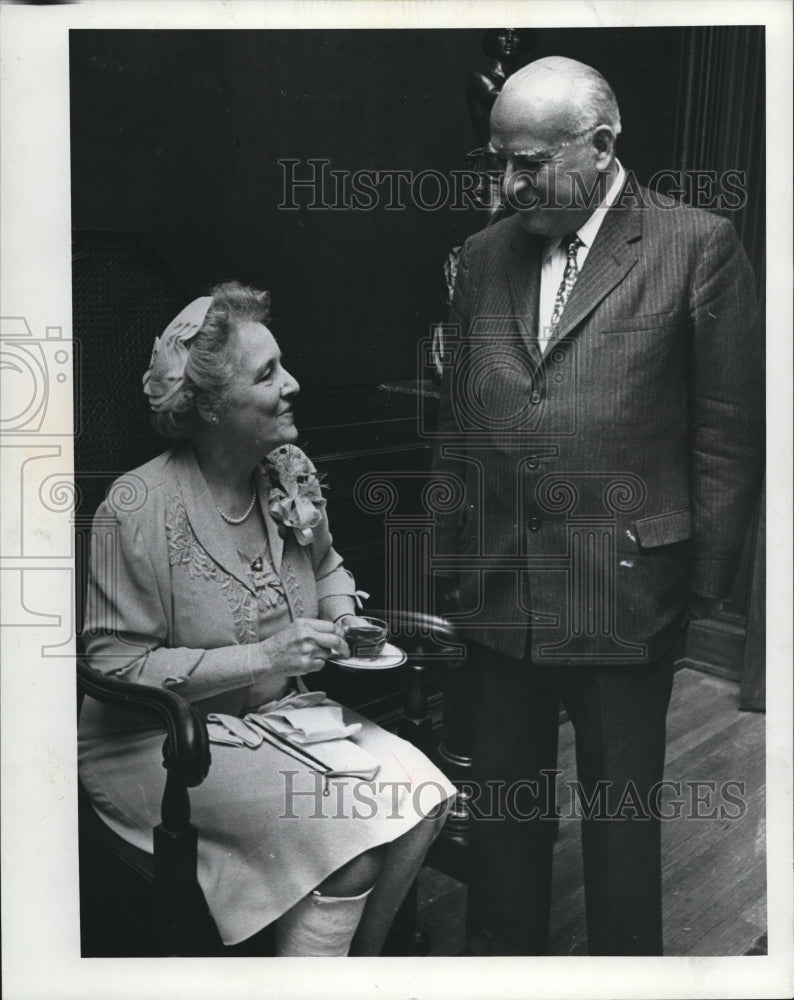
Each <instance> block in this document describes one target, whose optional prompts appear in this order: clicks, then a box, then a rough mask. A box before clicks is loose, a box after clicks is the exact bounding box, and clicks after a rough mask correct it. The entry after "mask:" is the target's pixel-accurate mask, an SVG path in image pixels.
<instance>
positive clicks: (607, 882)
mask: <svg viewBox="0 0 794 1000" xmlns="http://www.w3.org/2000/svg"><path fill="white" fill-rule="evenodd" d="M468 662H469V664H470V669H471V671H472V674H473V679H474V680H473V687H474V698H475V705H474V716H475V720H476V721H475V732H474V740H473V757H474V766H473V779H474V785H475V796H476V798H475V801H474V804H473V808H472V814H473V820H474V821H473V823H472V863H473V870H472V877H473V879H474V880H475V894H476V896H477V897H478V899H479V906H480V909H481V913H480V923H481V928H482V934H483V943H482V949H483V952H484V953H485V954H492V955H542V954H545V953H546V949H547V945H548V933H549V912H550V904H551V876H552V852H553V846H554V839H555V836H556V831H557V828H558V823H559V820H558V819H557V818H556V816H557V809H558V807H559V808H560V811H561V812H563V814H564V813H565V811H566V810H569V809H570V808H571V806H572V804H573V805H574V808H575V809H576V810H577V812H576V813H575V815H581V816H582V817H583V818H582V851H583V861H584V882H585V908H586V917H587V937H588V951H589V953H590V954H591V955H660V954H662V893H661V824H660V820H659V817H658V807H657V808H654V795H653V789H654V788H655V787H658V783H659V782H661V780H662V778H663V771H664V753H665V719H666V714H667V707H668V705H669V701H670V693H671V690H672V682H673V656H672V654H669V655H667V656H666V657H665V658H663V659H662V660H658V661H656V662H655V663H651V664H647V665H642V666H606V665H577V666H573V667H571V666H565V667H554V668H550V667H538V666H536V665H533V664H531V663H527V662H521V661H518V660H514V659H511V658H508V657H505V656H503V655H502V654H500V653H497V652H494V651H493V650H489V649H486V648H484V647H482V646H478V645H475V644H472V645H471V646H470V647H469V654H468ZM560 703H562V705H563V706H564V708H565V710H566V711H567V713H568V717H569V718H570V720H571V723H572V724H573V727H574V731H575V735H576V764H577V775H576V779H577V780H578V785H577V786H576V787H575V788H573V787H571V786H569V785H568V783H569V782H573V780H574V777H575V776H574V775H572V774H563V775H560V777H559V781H560V783H561V784H560V788H559V791H558V800H557V801H555V795H554V773H553V772H554V771H555V769H556V767H557V741H558V728H559V706H560ZM549 772H551V774H549ZM533 783H536V784H533ZM550 789H551V792H550ZM560 792H564V794H560Z"/></svg>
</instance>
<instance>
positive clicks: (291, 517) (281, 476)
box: [262, 444, 325, 545]
mask: <svg viewBox="0 0 794 1000" xmlns="http://www.w3.org/2000/svg"><path fill="white" fill-rule="evenodd" d="M262 465H263V467H264V470H265V472H266V473H267V476H268V479H269V480H270V493H269V494H268V500H267V509H268V513H269V514H270V516H271V517H272V518H273V520H274V521H275V522H276V524H277V525H278V526H279V529H278V530H279V534H280V535H281V536H282V538H286V536H287V531H288V529H289V528H291V529H292V531H293V534H294V535H295V538H296V540H297V542H298V544H299V545H308V544H309V543H310V542H311V540H312V538H313V529H314V528H316V527H317V525H318V524H319V523H320V521H321V520H322V516H323V508H324V507H325V497H324V496H323V495H322V488H321V485H320V477H319V476H318V474H317V470H316V469H315V468H314V466H313V465H312V463H311V462H310V461H309V459H308V458H307V457H306V455H304V453H303V452H302V451H301V450H300V448H297V447H296V446H295V445H294V444H284V445H281V447H280V448H276V449H275V450H274V451H271V452H270V454H269V455H268V456H267V457H266V458H265V460H264V462H263V463H262Z"/></svg>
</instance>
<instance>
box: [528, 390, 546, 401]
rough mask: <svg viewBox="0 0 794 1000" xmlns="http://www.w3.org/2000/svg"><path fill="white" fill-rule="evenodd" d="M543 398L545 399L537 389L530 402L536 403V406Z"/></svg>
mask: <svg viewBox="0 0 794 1000" xmlns="http://www.w3.org/2000/svg"><path fill="white" fill-rule="evenodd" d="M542 398H543V397H542V396H541V395H540V393H539V392H538V390H537V389H536V390H535V391H534V392H533V393H532V395H531V396H530V397H529V401H530V402H531V403H535V404H537V403H539V402H540V401H541V399H542Z"/></svg>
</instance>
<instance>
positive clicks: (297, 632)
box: [259, 618, 350, 677]
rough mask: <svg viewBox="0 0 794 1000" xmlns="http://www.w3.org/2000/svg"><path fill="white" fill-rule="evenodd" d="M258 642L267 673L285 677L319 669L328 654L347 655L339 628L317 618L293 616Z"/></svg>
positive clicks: (347, 650)
mask: <svg viewBox="0 0 794 1000" xmlns="http://www.w3.org/2000/svg"><path fill="white" fill-rule="evenodd" d="M259 645H260V646H261V648H262V652H263V653H265V655H266V656H267V660H268V672H269V673H272V674H281V675H283V676H285V677H294V676H295V675H297V674H311V673H314V672H315V671H316V670H322V668H323V667H324V666H325V661H326V660H327V659H328V657H329V656H339V657H345V656H349V655H350V650H349V648H348V645H347V643H346V642H345V639H344V635H343V633H342V629H341V627H340V626H339V625H335V624H334V623H333V622H327V621H323V620H322V619H320V618H296V619H295V621H294V622H292V623H291V624H290V625H288V626H287V627H286V628H284V629H282V630H281V631H280V632H276V634H275V635H271V636H270V638H269V639H265V640H264V641H263V642H261V643H260V644H259Z"/></svg>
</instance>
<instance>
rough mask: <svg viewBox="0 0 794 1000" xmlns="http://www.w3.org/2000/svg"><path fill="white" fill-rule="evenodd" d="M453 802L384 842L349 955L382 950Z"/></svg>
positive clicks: (374, 953)
mask: <svg viewBox="0 0 794 1000" xmlns="http://www.w3.org/2000/svg"><path fill="white" fill-rule="evenodd" d="M450 805H451V800H450V801H448V802H446V803H444V805H443V806H442V807H440V809H439V811H438V812H437V813H433V814H432V815H431V816H426V817H424V819H421V820H420V821H419V822H418V823H417V824H416V826H415V827H413V828H412V829H411V830H409V831H408V833H405V834H403V835H402V837H398V838H397V840H394V841H392V842H391V843H390V844H387V845H385V846H386V848H387V851H386V857H385V861H384V864H383V870H382V871H381V873H380V877H379V878H378V880H377V882H376V883H375V887H374V888H373V890H372V892H371V893H370V894H369V898H368V899H367V903H366V907H365V908H364V913H363V914H362V917H361V921H360V923H359V925H358V930H357V931H356V933H355V937H354V938H353V942H352V944H351V945H350V955H357V956H367V955H369V956H375V955H379V954H380V952H381V949H382V947H383V943H384V941H385V940H386V935H387V934H388V933H389V928H390V927H391V925H392V921H393V920H394V917H395V914H396V913H397V910H398V909H399V908H400V904H401V903H402V901H403V899H404V898H405V895H406V893H407V892H408V889H409V888H410V887H411V883H412V882H413V880H414V879H415V878H416V876H417V875H418V874H419V869H420V868H421V867H422V861H423V860H424V857H425V854H427V851H428V848H429V847H430V845H431V844H432V843H433V841H434V840H435V839H436V837H437V836H438V834H439V832H440V831H441V827H442V825H443V823H444V820H445V819H446V816H447V811H448V809H449V806H450Z"/></svg>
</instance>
